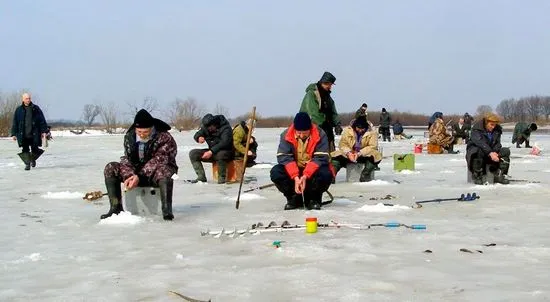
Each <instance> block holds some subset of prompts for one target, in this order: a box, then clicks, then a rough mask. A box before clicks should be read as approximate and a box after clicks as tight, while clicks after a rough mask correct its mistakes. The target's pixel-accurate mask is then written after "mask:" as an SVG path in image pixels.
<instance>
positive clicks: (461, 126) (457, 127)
mask: <svg viewBox="0 0 550 302" xmlns="http://www.w3.org/2000/svg"><path fill="white" fill-rule="evenodd" d="M452 132H453V137H454V138H455V141H454V143H455V144H457V143H458V139H459V138H461V139H463V140H464V141H465V142H467V141H468V137H469V130H468V129H467V126H466V124H465V123H464V118H460V119H459V120H458V123H456V124H454V125H453V127H452Z"/></svg>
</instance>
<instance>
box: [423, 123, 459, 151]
mask: <svg viewBox="0 0 550 302" xmlns="http://www.w3.org/2000/svg"><path fill="white" fill-rule="evenodd" d="M429 142H430V144H434V145H439V146H443V147H448V146H449V145H451V144H452V142H453V137H452V135H450V134H449V133H447V127H445V122H443V119H441V118H436V119H435V122H434V123H433V124H432V126H431V127H430V140H429Z"/></svg>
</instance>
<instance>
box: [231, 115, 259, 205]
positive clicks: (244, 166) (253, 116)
mask: <svg viewBox="0 0 550 302" xmlns="http://www.w3.org/2000/svg"><path fill="white" fill-rule="evenodd" d="M255 121H256V106H254V107H252V123H250V129H248V136H247V138H246V146H245V152H244V159H243V173H242V174H241V183H240V184H239V194H238V195H237V202H236V203H235V209H237V210H238V209H239V203H240V201H241V190H242V188H243V181H244V172H245V171H246V161H247V160H248V149H249V148H250V139H251V138H252V130H254V122H255Z"/></svg>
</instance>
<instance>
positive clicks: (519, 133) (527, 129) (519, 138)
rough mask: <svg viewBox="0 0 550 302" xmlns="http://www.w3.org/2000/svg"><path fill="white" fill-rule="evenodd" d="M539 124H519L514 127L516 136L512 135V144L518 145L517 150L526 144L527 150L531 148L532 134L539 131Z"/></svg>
mask: <svg viewBox="0 0 550 302" xmlns="http://www.w3.org/2000/svg"><path fill="white" fill-rule="evenodd" d="M537 128H538V127H537V124H535V123H531V124H528V123H525V122H519V123H517V124H516V126H515V127H514V134H513V135H512V144H514V143H515V144H516V148H521V144H523V143H525V148H531V146H530V145H529V139H530V138H531V132H533V131H537Z"/></svg>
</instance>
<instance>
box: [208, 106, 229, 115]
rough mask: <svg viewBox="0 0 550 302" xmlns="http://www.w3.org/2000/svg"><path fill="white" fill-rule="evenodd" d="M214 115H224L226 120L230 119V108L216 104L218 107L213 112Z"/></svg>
mask: <svg viewBox="0 0 550 302" xmlns="http://www.w3.org/2000/svg"><path fill="white" fill-rule="evenodd" d="M212 114H214V115H223V116H225V117H226V118H229V108H227V107H225V106H224V105H221V104H219V103H218V104H216V107H214V110H212Z"/></svg>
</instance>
